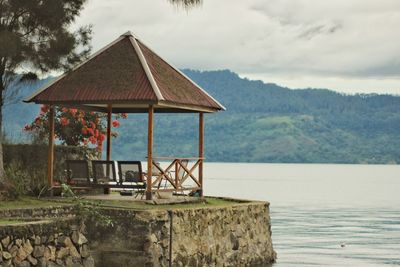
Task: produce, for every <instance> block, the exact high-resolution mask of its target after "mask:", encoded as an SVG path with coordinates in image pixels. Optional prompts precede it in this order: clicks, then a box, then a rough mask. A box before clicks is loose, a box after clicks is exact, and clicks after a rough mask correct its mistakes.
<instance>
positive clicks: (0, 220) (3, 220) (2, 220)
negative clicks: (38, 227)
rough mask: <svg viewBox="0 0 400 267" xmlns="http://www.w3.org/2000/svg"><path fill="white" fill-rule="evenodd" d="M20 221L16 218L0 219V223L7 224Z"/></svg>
mask: <svg viewBox="0 0 400 267" xmlns="http://www.w3.org/2000/svg"><path fill="white" fill-rule="evenodd" d="M21 222H22V221H18V220H5V219H0V225H9V224H17V223H21Z"/></svg>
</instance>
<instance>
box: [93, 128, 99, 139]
mask: <svg viewBox="0 0 400 267" xmlns="http://www.w3.org/2000/svg"><path fill="white" fill-rule="evenodd" d="M94 136H95V137H98V136H99V130H97V129H96V131H95V132H94Z"/></svg>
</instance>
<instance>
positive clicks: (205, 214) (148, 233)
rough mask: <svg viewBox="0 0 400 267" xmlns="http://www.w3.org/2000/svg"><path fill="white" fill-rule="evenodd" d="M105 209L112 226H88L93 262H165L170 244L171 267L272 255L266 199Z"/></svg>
mask: <svg viewBox="0 0 400 267" xmlns="http://www.w3.org/2000/svg"><path fill="white" fill-rule="evenodd" d="M107 213H108V215H110V216H111V217H112V218H113V220H114V223H115V226H114V227H113V228H109V229H102V228H101V227H92V228H89V227H88V237H89V239H90V240H91V245H90V247H91V248H92V251H93V257H94V258H95V262H96V266H100V267H103V266H104V267H105V266H154V267H156V266H169V265H168V264H169V258H170V256H169V255H170V242H172V251H171V253H172V266H261V265H262V266H265V265H266V264H269V263H271V262H273V261H274V260H275V258H276V253H275V252H274V250H273V246H272V240H271V224H270V217H269V203H266V202H249V203H240V204H235V205H232V206H228V207H215V208H197V209H175V210H172V211H166V210H152V211H132V210H116V209H114V210H108V211H107ZM171 219H172V222H171ZM171 225H172V235H171V231H170V230H171Z"/></svg>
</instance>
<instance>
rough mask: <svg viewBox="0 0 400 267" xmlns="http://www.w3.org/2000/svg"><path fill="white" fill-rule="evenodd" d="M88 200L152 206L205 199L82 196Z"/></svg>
mask: <svg viewBox="0 0 400 267" xmlns="http://www.w3.org/2000/svg"><path fill="white" fill-rule="evenodd" d="M81 197H82V198H83V199H86V200H105V201H109V200H111V201H128V202H142V203H146V204H152V205H171V204H184V203H202V202H204V199H203V198H201V197H190V196H179V195H169V196H165V195H164V196H163V195H162V193H161V195H159V194H157V193H155V194H154V196H153V199H152V200H146V199H145V198H141V195H139V196H137V197H134V196H122V195H120V194H118V193H111V194H96V195H86V196H81Z"/></svg>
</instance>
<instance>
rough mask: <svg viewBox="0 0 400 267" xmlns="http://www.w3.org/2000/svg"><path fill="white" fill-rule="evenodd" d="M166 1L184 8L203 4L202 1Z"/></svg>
mask: <svg viewBox="0 0 400 267" xmlns="http://www.w3.org/2000/svg"><path fill="white" fill-rule="evenodd" d="M168 1H169V2H171V3H172V4H174V5H178V6H183V7H184V8H189V7H192V6H197V5H199V4H201V3H202V2H203V1H202V0H168Z"/></svg>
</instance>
